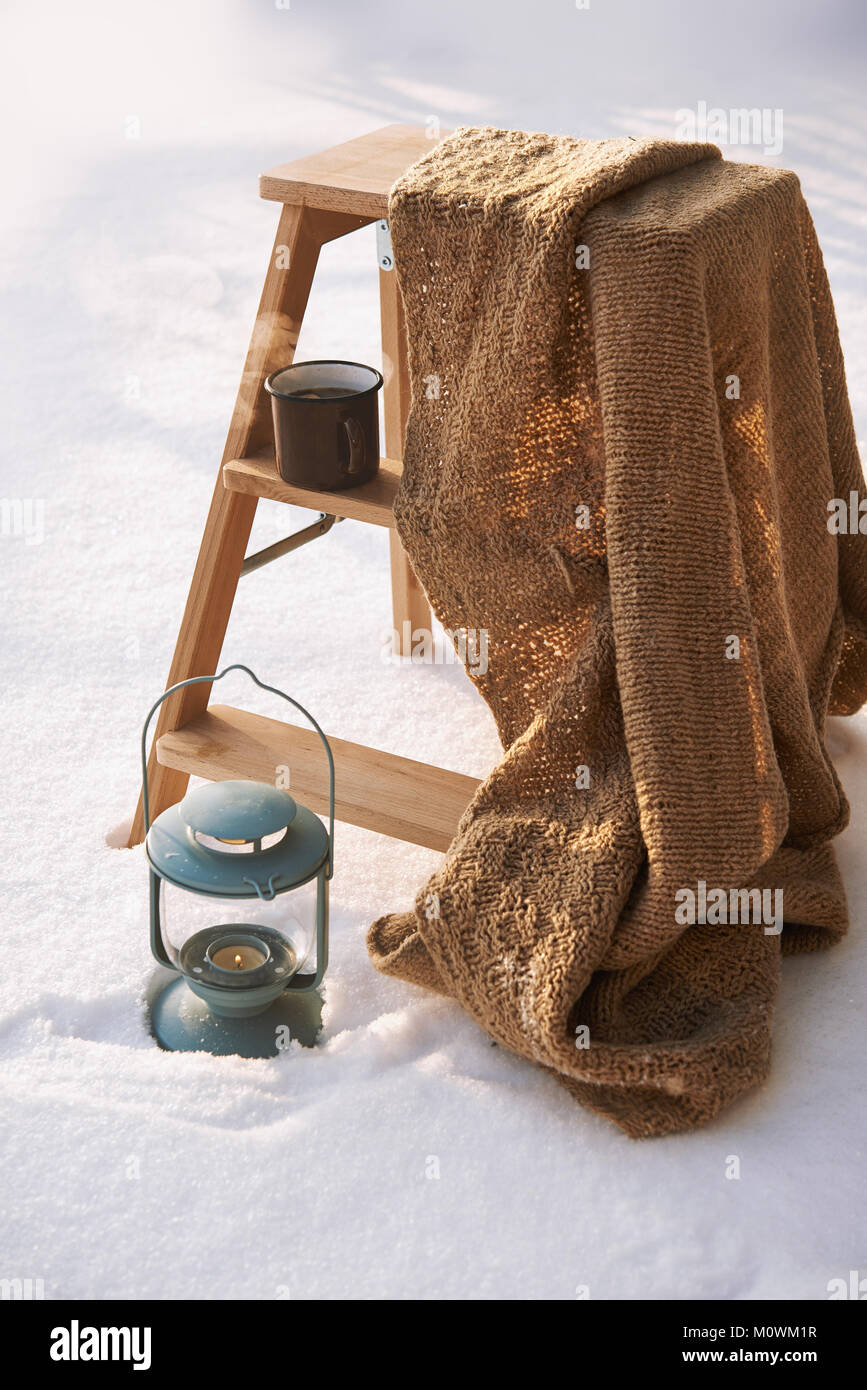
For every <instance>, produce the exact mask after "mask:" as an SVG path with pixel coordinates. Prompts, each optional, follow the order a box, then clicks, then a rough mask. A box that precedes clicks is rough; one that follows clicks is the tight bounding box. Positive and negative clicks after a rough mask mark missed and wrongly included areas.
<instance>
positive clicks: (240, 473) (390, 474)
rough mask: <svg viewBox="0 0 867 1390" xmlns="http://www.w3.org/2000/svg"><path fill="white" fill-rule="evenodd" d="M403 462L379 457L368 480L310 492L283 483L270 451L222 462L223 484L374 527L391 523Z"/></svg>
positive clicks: (237, 489)
mask: <svg viewBox="0 0 867 1390" xmlns="http://www.w3.org/2000/svg"><path fill="white" fill-rule="evenodd" d="M402 471H403V465H402V464H401V463H399V462H398V461H397V459H386V458H382V459H380V460H379V472H378V473H377V475H376V477H375V478H373V479H372V480H371V481H370V482H369V483H362V484H361V486H360V487H348V488H344V489H343V491H342V492H313V491H312V490H311V489H310V488H306V487H295V486H293V485H292V484H291V483H285V482H284V481H283V479H282V478H281V477H280V474H279V473H278V472H277V463H276V460H275V458H274V453H273V451H271V450H269V451H268V452H267V453H262V454H256V455H254V456H253V457H251V458H246V459H231V460H230V462H229V463H226V464H224V465H223V486H224V487H227V488H228V489H229V491H230V492H246V493H250V494H252V495H253V496H254V497H267V498H269V499H270V500H271V501H272V502H290V503H291V504H292V506H293V507H309V508H310V509H311V510H312V511H319V512H329V513H330V514H331V515H332V516H343V517H349V518H350V520H352V521H369V522H371V523H372V524H373V525H374V526H390V527H393V526H394V512H393V510H392V509H393V507H394V499H395V497H396V495H397V489H398V487H399V486H400V476H401V473H402Z"/></svg>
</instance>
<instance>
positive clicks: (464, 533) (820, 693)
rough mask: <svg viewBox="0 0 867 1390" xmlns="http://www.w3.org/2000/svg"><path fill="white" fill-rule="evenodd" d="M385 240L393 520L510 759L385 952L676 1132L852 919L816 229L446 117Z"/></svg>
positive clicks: (588, 1088) (604, 1097)
mask: <svg viewBox="0 0 867 1390" xmlns="http://www.w3.org/2000/svg"><path fill="white" fill-rule="evenodd" d="M389 221H390V224H391V234H392V238H393V242H394V249H395V260H396V265H397V270H398V274H399V279H400V285H401V289H402V292H403V298H404V304H405V307H406V315H407V325H408V334H409V345H410V370H411V376H412V386H413V402H412V410H411V414H410V419H409V425H408V433H407V441H406V457H405V471H404V478H403V483H402V486H401V489H400V494H399V497H398V501H397V505H396V508H395V511H396V518H397V527H398V531H399V534H400V536H401V539H402V540H403V543H404V545H405V546H406V549H407V551H408V552H409V555H410V557H411V559H412V563H413V566H414V567H415V569H416V572H417V574H418V576H419V578H420V579H421V581H422V583H423V584H424V587H425V589H426V590H427V593H428V596H429V598H430V600H431V603H432V605H433V608H434V611H435V612H436V614H437V616H438V617H439V618H440V619H441V621H442V622H443V624H444V625H445V626H446V627H447V628H448V629H451V630H455V629H469V630H470V631H471V632H473V631H475V632H480V631H481V630H485V631H486V632H487V634H488V638H487V640H488V666H487V671H486V672H485V673H484V674H482V673H481V672H480V673H479V674H478V676H477V678H476V683H477V685H478V688H479V690H480V691H481V693H482V694H483V696H484V698H485V699H486V701H487V702H488V704H489V706H490V708H491V710H492V712H493V715H494V718H495V719H496V722H497V727H498V730H499V733H500V736H501V739H502V743H503V746H504V749H505V754H504V757H503V760H502V762H501V763H500V764H499V766H498V767H497V768H496V769H495V771H494V772H493V773H492V774H491V775H490V776H489V777H488V778H487V780H486V781H485V782H483V784H482V785H481V786H480V788H479V791H478V793H477V795H476V796H475V797H474V799H473V801H472V803H471V805H470V806H469V808H468V810H467V811H466V813H465V815H464V816H463V819H462V821H461V824H460V828H459V830H458V834H457V836H456V838H455V840H454V842H453V844H452V846H451V848H450V850H449V852H448V854H447V855H446V857H445V860H444V862H443V864H442V866H441V868H440V869H439V870H438V872H437V873H436V874H434V876H433V878H432V879H431V880H430V882H429V883H428V884H427V885H426V886H425V887H424V888H422V890H421V892H420V893H419V895H418V898H417V900H416V909H415V911H414V912H413V913H410V914H399V915H391V916H387V917H383V918H381V919H380V920H379V921H377V922H376V923H375V924H374V925H373V926H372V927H371V929H370V933H369V938H368V944H369V948H370V952H371V955H372V958H373V960H374V962H375V964H376V965H377V966H378V967H379V968H380V969H381V970H383V971H385V972H386V973H387V974H390V975H396V976H399V977H401V978H402V979H405V980H410V981H413V982H414V983H416V984H420V985H425V986H428V987H430V988H432V989H435V990H439V991H441V992H442V993H444V994H447V995H450V996H453V997H454V998H455V999H456V1000H459V1001H460V1003H461V1004H462V1005H463V1007H464V1008H465V1009H466V1010H467V1011H468V1012H469V1013H470V1014H471V1015H472V1016H473V1018H474V1019H476V1020H477V1022H478V1023H479V1024H480V1025H481V1026H482V1028H484V1029H485V1030H486V1031H487V1032H488V1034H490V1036H491V1037H493V1038H494V1039H496V1040H497V1041H498V1042H499V1043H501V1044H503V1045H505V1046H506V1047H508V1048H511V1049H512V1050H514V1051H515V1052H517V1053H520V1054H521V1055H522V1056H524V1057H527V1058H530V1059H531V1060H533V1061H534V1062H536V1063H538V1064H540V1065H541V1066H543V1067H545V1068H548V1069H550V1070H551V1071H552V1072H554V1073H555V1074H556V1075H557V1076H558V1077H559V1078H560V1079H561V1080H562V1081H563V1082H564V1084H565V1085H566V1086H567V1087H568V1088H569V1089H570V1091H572V1092H573V1093H574V1095H575V1096H576V1098H577V1099H578V1100H579V1101H580V1102H582V1104H585V1105H587V1106H589V1107H590V1108H591V1109H593V1110H596V1111H599V1112H600V1113H602V1114H604V1115H607V1116H609V1117H610V1118H611V1119H613V1120H614V1121H615V1122H616V1123H617V1124H618V1125H620V1126H621V1127H622V1129H624V1130H625V1131H626V1133H627V1134H629V1135H632V1136H644V1135H657V1134H664V1133H667V1132H669V1131H672V1130H682V1129H687V1128H689V1127H691V1126H693V1125H696V1124H700V1123H702V1122H704V1121H707V1120H709V1119H710V1118H711V1117H712V1116H714V1115H715V1114H717V1112H718V1111H719V1110H720V1109H721V1107H723V1106H724V1105H726V1104H728V1103H729V1102H731V1101H732V1100H734V1098H735V1097H737V1096H739V1095H740V1094H741V1093H742V1092H744V1091H746V1090H747V1089H748V1088H750V1087H752V1086H755V1085H756V1084H757V1083H758V1082H760V1081H761V1080H762V1079H763V1078H764V1077H765V1076H766V1074H767V1071H768V1065H769V1052H770V1029H771V1013H772V1009H773V1005H774V998H775V994H776V991H777V982H778V978H779V970H780V955H781V952H782V953H786V952H794V951H804V950H808V951H809V950H815V949H817V948H818V947H821V946H825V945H828V944H830V943H831V942H833V941H834V940H836V939H837V938H838V937H839V936H840V935H842V933H843V932H844V931H845V930H846V925H847V912H846V901H845V896H844V892H843V887H842V883H841V880H840V875H839V872H838V870H837V866H836V863H835V859H834V854H833V851H832V848H831V846H830V843H829V842H830V839H831V837H832V836H834V835H836V834H837V833H838V832H839V831H840V830H841V829H842V828H843V827H844V826H845V824H846V821H847V816H848V806H847V804H846V801H845V798H844V796H843V793H842V791H841V788H840V785H839V783H838V781H837V778H836V776H835V773H834V769H833V767H832V765H831V763H830V760H829V757H828V754H827V752H826V750H825V746H824V726H825V717H826V713H827V712H828V710H829V707H830V709H831V711H832V712H834V713H852V712H853V711H854V710H856V709H857V708H858V707H859V706H860V705H861V704H862V702H863V701H864V699H865V697H867V535H860V534H857V533H856V534H851V533H850V534H841V535H836V534H832V531H831V530H830V529H829V526H828V518H829V513H828V505H829V503H830V502H832V500H833V499H835V498H836V499H842V500H844V501H845V503H846V506H847V507H848V508H849V513H850V514H851V512H852V507H851V505H850V503H851V494H852V493H858V494H859V495H860V496H862V497H863V495H864V492H865V489H864V484H863V479H862V475H861V470H860V466H859V462H858V456H857V452H856V445H855V438H854V433H853V428H852V419H851V414H850V410H849V405H848V401H847V397H846V388H845V381H844V375H843V366H842V361H841V356H840V348H839V344H838V339H837V330H836V324H835V319H834V312H833V307H832V304H831V300H830V296H829V291H828V285H827V280H826V277H825V272H824V268H823V265H822V259H821V254H820V252H819V249H818V246H817V243H816V238H815V233H814V230H813V226H812V223H811V220H810V217H809V213H808V211H807V208H806V206H805V204H804V201H803V199H802V196H801V192H800V187H799V184H798V180H797V178H796V177H795V175H794V174H792V173H789V172H787V171H786V170H779V169H768V168H759V167H753V166H749V165H745V164H737V163H727V162H724V161H723V160H722V159H721V158H720V157H719V151H718V150H716V149H715V148H714V147H712V146H707V145H687V144H680V143H675V142H671V143H669V142H664V141H657V140H649V139H642V140H605V141H601V142H593V141H585V140H572V139H563V138H553V137H550V136H547V135H529V134H525V133H522V132H520V131H506V130H493V129H487V128H482V129H477V128H467V129H461V130H459V131H457V132H456V133H455V134H454V135H452V136H450V137H448V138H447V139H446V140H444V141H443V142H442V143H441V144H439V145H437V146H435V147H433V148H432V149H431V151H430V153H429V154H427V155H425V157H424V158H423V159H422V160H421V161H420V162H419V163H417V164H416V165H414V166H413V167H412V168H411V169H410V170H409V171H408V173H406V174H405V175H404V176H403V177H402V178H401V179H400V180H399V181H398V182H397V183H396V184H395V186H394V188H393V189H392V192H391V199H390V204H389ZM850 519H851V517H850ZM865 529H867V523H865ZM482 664H483V663H482ZM741 888H749V889H767V890H772V891H769V892H768V893H767V894H766V895H765V897H764V898H762V897H761V894H759V895H756V894H751V895H747V894H746V893H743V894H738V893H737V892H736V891H735V892H733V891H732V890H737V889H741ZM683 890H688V892H687V893H686V894H685V893H684V891H683ZM773 890H781V891H782V892H783V903H784V917H785V929H784V932H783V934H782V936H781V935H780V934H779V927H778V926H777V925H775V924H774V921H773V916H772V915H771V916H767V915H765V914H764V911H763V912H762V914H761V915H760V913H759V907H758V904H759V902H761V903H762V904H763V905H764V904H766V903H767V904H770V903H775V902H777V901H779V899H778V898H776V897H775V894H774V891H773ZM689 892H691V893H692V894H693V901H694V903H695V904H696V916H697V918H698V920H696V922H695V924H694V925H693V924H690V923H689V922H688V921H687V924H686V925H684V919H683V916H682V914H683V913H684V912H688V911H689V908H688V905H687V906H684V904H688V901H689V896H688V893H689ZM702 893H704V894H705V897H706V899H707V901H709V902H711V901H712V902H715V903H716V904H717V906H716V907H715V908H714V909H711V908H708V910H707V912H706V914H705V915H706V921H705V922H703V921H702V920H701V918H702V915H703V914H702V909H701V906H700V903H701V902H702V901H703V900H702V897H701V895H702ZM720 900H722V901H724V902H725V904H726V905H727V906H726V907H725V909H724V911H725V915H723V909H722V908H721V907H720V906H719V903H720ZM678 913H680V914H681V917H680V920H678ZM739 914H740V915H739ZM833 1007H834V1001H833V999H831V998H829V1000H828V1008H829V1009H831V1008H833Z"/></svg>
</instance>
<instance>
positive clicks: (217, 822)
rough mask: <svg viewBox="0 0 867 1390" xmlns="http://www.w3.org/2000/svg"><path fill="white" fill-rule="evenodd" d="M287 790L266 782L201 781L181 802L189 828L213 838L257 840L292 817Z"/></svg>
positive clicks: (290, 802) (272, 831) (286, 822)
mask: <svg viewBox="0 0 867 1390" xmlns="http://www.w3.org/2000/svg"><path fill="white" fill-rule="evenodd" d="M295 811H296V804H295V802H294V801H293V800H292V797H291V796H290V795H289V793H288V792H284V791H281V790H280V788H279V787H272V786H271V785H270V784H269V783H268V782H240V781H238V782H236V781H227V782H203V783H202V785H201V786H200V787H193V789H192V791H188V792H187V794H186V796H185V797H184V799H183V801H182V802H181V814H182V816H183V818H184V820H185V821H186V823H187V825H188V826H189V827H190V829H191V830H194V831H195V830H197V831H198V832H199V833H200V834H202V835H211V836H213V838H214V839H215V840H261V839H262V837H263V835H275V834H276V833H277V831H278V830H285V829H286V826H287V825H291V823H292V821H293V820H294V818H295Z"/></svg>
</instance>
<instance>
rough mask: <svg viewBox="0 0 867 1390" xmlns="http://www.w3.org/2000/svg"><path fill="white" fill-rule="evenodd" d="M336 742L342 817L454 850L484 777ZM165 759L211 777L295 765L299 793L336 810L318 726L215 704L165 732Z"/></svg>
mask: <svg viewBox="0 0 867 1390" xmlns="http://www.w3.org/2000/svg"><path fill="white" fill-rule="evenodd" d="M329 743H330V744H331V750H332V753H333V755H334V768H335V788H336V796H335V801H336V805H335V815H336V817H337V819H338V820H342V821H348V822H349V823H350V824H351V825H359V826H362V827H363V828H364V829H365V830H376V831H378V832H379V834H381V835H391V836H393V837H394V838H395V839H398V840H407V841H409V842H410V843H411V844H414V845H424V846H425V848H427V849H436V850H441V851H445V850H446V849H448V846H449V845H450V844H451V841H452V840H453V838H454V835H455V831H456V829H457V825H458V821H459V820H460V818H461V815H462V814H463V812H464V810H465V809H466V807H467V806H468V805H469V802H470V800H471V798H472V796H473V795H474V793H475V791H476V788H477V787H478V785H479V783H478V780H477V778H475V777H467V776H465V775H464V774H463V773H460V772H447V771H446V770H445V769H444V768H440V767H432V766H431V765H430V764H429V763H420V762H415V761H414V760H413V759H411V758H400V757H397V756H396V755H395V754H393V753H383V752H381V751H380V750H379V749H376V748H366V747H364V745H363V744H359V743H349V742H347V740H345V739H340V738H331V737H330V736H329ZM157 757H158V758H159V761H160V763H161V764H162V765H163V766H165V767H170V768H174V769H177V770H179V771H181V772H183V773H184V774H185V775H190V774H194V775H196V776H198V777H205V778H208V779H209V780H211V781H224V780H226V779H227V778H233V777H240V778H247V777H249V778H253V779H255V780H256V781H261V782H274V781H275V778H276V777H277V774H278V769H279V768H283V767H287V766H288V767H289V769H290V777H291V783H290V788H289V790H290V792H291V794H292V795H293V796H297V798H298V800H299V801H300V802H302V803H303V804H304V805H305V806H309V807H310V808H311V809H312V810H314V811H317V812H318V813H319V814H320V815H322V814H327V812H328V764H327V761H326V759H325V753H324V751H323V748H322V744H321V743H320V742H319V738H318V737H317V735H316V733H315V732H314V730H312V729H306V728H301V727H299V726H297V725H295V724H288V723H285V722H283V721H282V720H279V719H268V718H265V717H264V716H263V715H260V714H250V713H249V712H248V711H247V710H239V709H233V708H232V707H231V706H228V705H212V706H211V707H210V709H209V710H207V712H206V713H204V714H200V715H197V716H196V718H195V719H192V720H191V721H190V723H189V724H187V725H185V726H184V728H182V729H175V730H173V731H170V732H168V733H165V734H163V736H162V737H161V738H160V740H159V742H158V744H157Z"/></svg>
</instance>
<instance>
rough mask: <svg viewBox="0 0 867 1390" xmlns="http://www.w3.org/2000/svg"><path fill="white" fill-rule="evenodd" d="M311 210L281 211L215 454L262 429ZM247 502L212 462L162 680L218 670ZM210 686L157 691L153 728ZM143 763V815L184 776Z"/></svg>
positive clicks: (310, 231) (311, 234) (303, 294)
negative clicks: (159, 701)
mask: <svg viewBox="0 0 867 1390" xmlns="http://www.w3.org/2000/svg"><path fill="white" fill-rule="evenodd" d="M318 219H322V214H318V213H315V212H308V211H307V210H306V209H304V208H299V207H285V208H283V209H282V211H281V213H280V220H279V222H278V225H277V235H276V237H275V239H274V249H273V252H272V255H271V259H270V262H269V265H268V273H267V275H266V276H265V284H264V287H263V289H262V297H261V300H260V302H259V310H258V313H257V315H256V321H255V323H254V325H253V334H252V338H251V340H250V346H249V349H248V351H247V357H246V360H245V363H244V371H243V375H242V377H241V384H240V387H239V389H238V395H237V398H236V401H235V409H234V412H233V414H232V421H231V424H230V426H229V433H228V437H227V439H226V446H225V449H224V451H223V461H224V462H225V461H227V460H228V459H232V458H236V457H238V456H240V455H243V454H245V453H249V452H253V451H254V450H255V449H256V448H257V447H260V446H261V443H262V442H263V441H264V440H265V439H267V438H268V437H269V435H270V430H271V407H270V400H269V398H268V396H267V394H266V392H265V391H264V389H263V383H264V381H265V378H266V377H267V376H268V375H269V373H271V372H273V371H275V370H276V369H277V368H278V367H282V366H285V365H287V364H288V363H289V362H291V361H292V358H293V356H294V353H295V345H296V343H297V342H298V334H299V332H300V330H301V320H302V318H303V317H304V310H305V308H306V305H307V299H308V296H309V294H310V287H311V284H312V282H313V275H314V272H315V270H316V263H317V260H318V258H319V250H320V244H321V238H320V236H319V235H318ZM324 222H325V226H324V229H323V230H324V231H325V232H327V233H328V234H330V233H332V232H333V230H334V219H333V218H332V217H327V216H326V217H325V218H324ZM256 503H257V497H256V494H255V493H241V492H232V491H229V490H228V489H227V488H225V487H224V486H223V476H222V468H221V469H220V472H219V473H218V474H217V481H216V486H215V487H214V492H213V496H212V498H211V506H210V510H209V512H208V519H207V521H206V523H205V530H204V534H203V536H202V541H201V544H200V547H199V554H198V559H197V560H196V567H195V570H194V572H193V578H192V582H191V584H190V590H189V594H188V597H187V603H186V607H185V609H184V616H183V618H182V620H181V628H180V632H179V633H178V638H177V643H176V645H175V652H174V656H173V658H172V665H171V669H170V671H169V677H168V680H167V681H166V689H168V687H169V686H170V685H175V684H177V682H178V681H182V680H186V679H187V677H188V676H206V675H209V674H211V673H212V672H214V671H216V669H217V666H218V664H219V660H220V652H221V651H222V647H223V638H224V636H225V633H226V626H227V624H228V621H229V615H230V613H231V611H232V604H233V602H234V598H235V589H236V588H237V584H238V579H239V578H240V574H241V566H242V565H243V563H244V555H245V552H246V549H247V542H248V540H249V537H250V531H251V528H252V525H253V518H254V516H255V514H256ZM210 690H211V687H210V686H209V685H207V684H203V685H194V686H190V687H188V688H187V689H186V690H182V691H179V692H178V693H177V694H176V695H173V696H171V697H170V699H168V700H166V702H165V704H164V705H163V706H162V708H161V710H160V713H159V715H158V717H157V726H156V737H157V738H159V736H160V735H161V734H163V733H165V732H166V730H167V729H172V728H179V727H180V726H181V725H183V724H186V723H187V722H188V720H190V719H191V718H193V716H194V715H196V714H198V713H200V712H201V711H202V710H204V709H206V708H207V704H208V699H209V696H210ZM148 769H149V772H148V777H149V787H150V806H151V814H152V815H153V816H156V815H159V813H160V811H162V810H164V809H165V808H166V806H171V805H173V803H174V802H176V801H179V800H180V798H181V797H182V796H183V794H184V792H185V790H186V785H187V779H186V777H185V776H183V775H182V774H180V773H178V772H177V771H174V770H172V769H166V768H164V767H161V766H160V764H159V763H158V762H157V761H156V759H155V757H154V755H153V752H152V753H151V757H150V760H149V764H148ZM143 838H144V810H143V805H142V799H141V795H139V800H138V806H137V807H136V811H135V815H134V817H133V824H132V830H131V832H130V838H129V844H130V845H137V844H138V843H139V842H140V841H141V840H142V839H143Z"/></svg>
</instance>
